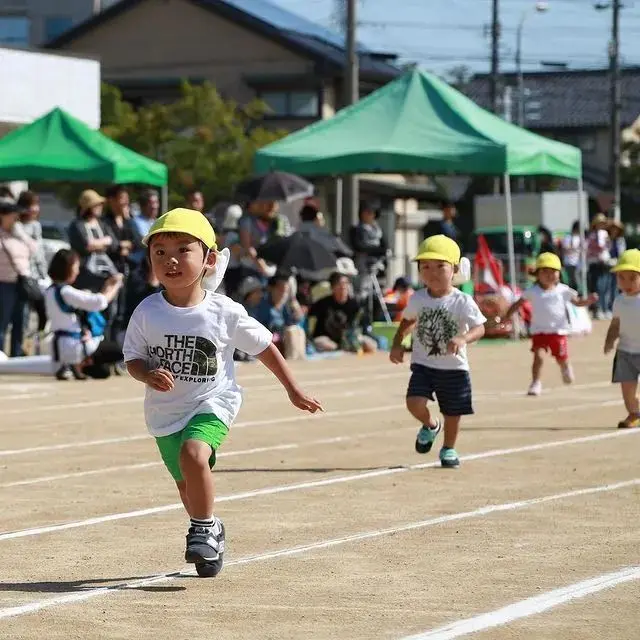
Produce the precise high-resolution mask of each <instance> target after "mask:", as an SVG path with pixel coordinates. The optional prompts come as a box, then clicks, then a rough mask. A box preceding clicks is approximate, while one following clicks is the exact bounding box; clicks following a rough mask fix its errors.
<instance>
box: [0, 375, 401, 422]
mask: <svg viewBox="0 0 640 640" xmlns="http://www.w3.org/2000/svg"><path fill="white" fill-rule="evenodd" d="M406 375H407V374H406V373H405V372H403V371H400V372H393V373H389V374H378V375H366V376H349V377H345V378H329V379H326V378H323V379H320V380H316V381H314V382H313V383H312V385H310V387H313V388H314V389H315V387H326V386H331V385H336V384H344V383H353V382H369V381H371V380H388V379H389V378H400V377H406ZM248 390H249V391H251V392H252V393H254V392H256V391H277V390H282V392H283V393H284V390H283V389H282V386H281V385H280V384H269V385H263V386H259V387H250V388H248ZM143 400H144V398H143V396H142V394H140V395H138V396H135V397H131V398H110V399H108V400H92V401H89V402H71V403H65V404H47V405H36V406H33V407H29V408H28V409H27V408H25V407H20V408H17V407H16V408H12V409H7V410H3V412H2V414H3V415H15V414H18V413H25V412H28V413H29V414H32V413H34V412H41V411H59V410H63V409H64V410H66V409H86V408H87V407H104V406H110V405H119V404H132V403H136V402H137V403H139V404H141V405H142V402H143Z"/></svg>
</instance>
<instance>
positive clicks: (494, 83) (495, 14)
mask: <svg viewBox="0 0 640 640" xmlns="http://www.w3.org/2000/svg"><path fill="white" fill-rule="evenodd" d="M499 73H500V0H493V2H492V11H491V86H490V90H491V110H492V111H493V112H494V113H498V74H499Z"/></svg>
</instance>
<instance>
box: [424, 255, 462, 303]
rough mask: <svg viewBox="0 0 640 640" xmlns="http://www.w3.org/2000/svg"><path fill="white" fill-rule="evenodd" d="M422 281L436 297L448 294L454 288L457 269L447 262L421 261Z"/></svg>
mask: <svg viewBox="0 0 640 640" xmlns="http://www.w3.org/2000/svg"><path fill="white" fill-rule="evenodd" d="M418 269H419V271H420V279H421V280H422V282H423V284H424V285H425V286H426V287H427V288H428V289H429V291H431V292H432V293H435V294H436V295H441V294H443V293H446V292H447V291H448V290H449V289H450V288H451V286H452V282H453V274H454V273H455V267H454V266H453V265H452V264H451V263H450V262H446V261H445V260H420V261H419V262H418Z"/></svg>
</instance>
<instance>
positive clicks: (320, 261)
mask: <svg viewBox="0 0 640 640" xmlns="http://www.w3.org/2000/svg"><path fill="white" fill-rule="evenodd" d="M258 257H259V258H262V259H263V260H266V261H267V262H271V263H272V264H275V265H276V266H277V267H278V269H279V270H280V271H290V272H292V273H296V274H298V275H300V276H301V277H302V278H308V279H310V280H314V279H316V278H318V277H322V275H324V274H323V273H322V272H327V274H328V273H330V272H331V271H332V270H334V269H335V268H336V256H335V255H334V254H333V253H331V252H330V251H327V249H326V248H325V247H324V246H322V244H320V243H319V242H317V241H316V240H314V239H313V238H311V237H310V236H308V235H307V234H304V233H300V232H297V233H294V234H293V235H291V236H288V237H287V238H277V239H276V240H271V241H270V242H267V243H266V244H264V245H262V246H261V247H259V248H258Z"/></svg>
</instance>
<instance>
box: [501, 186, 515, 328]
mask: <svg viewBox="0 0 640 640" xmlns="http://www.w3.org/2000/svg"><path fill="white" fill-rule="evenodd" d="M504 201H505V205H506V208H507V250H508V253H509V283H510V284H511V290H512V291H514V292H515V288H516V287H517V286H518V280H517V279H516V250H515V246H514V244H513V208H512V203H511V182H510V181H509V174H508V173H505V174H504ZM513 326H514V331H513V339H514V340H516V339H517V338H518V335H517V332H516V330H515V326H516V323H515V322H514V325H513Z"/></svg>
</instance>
